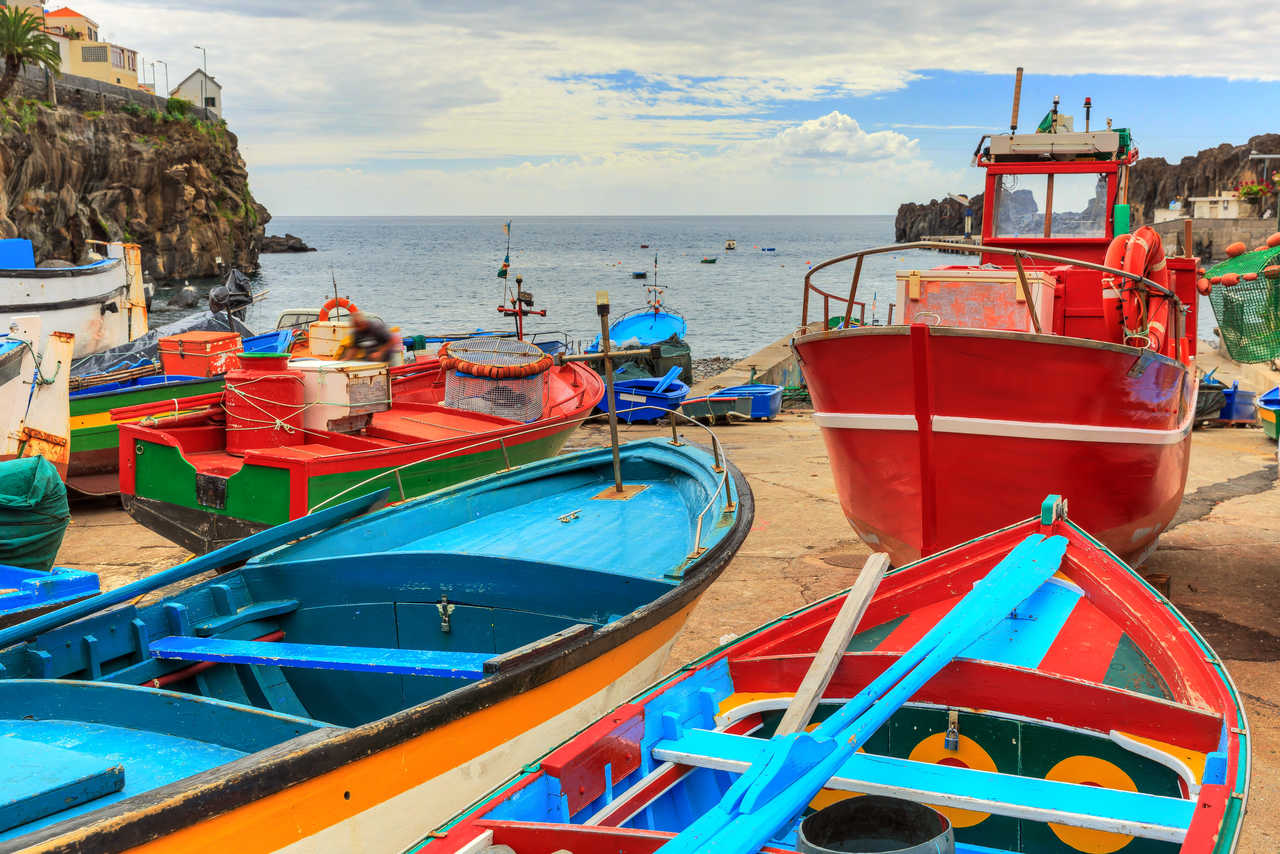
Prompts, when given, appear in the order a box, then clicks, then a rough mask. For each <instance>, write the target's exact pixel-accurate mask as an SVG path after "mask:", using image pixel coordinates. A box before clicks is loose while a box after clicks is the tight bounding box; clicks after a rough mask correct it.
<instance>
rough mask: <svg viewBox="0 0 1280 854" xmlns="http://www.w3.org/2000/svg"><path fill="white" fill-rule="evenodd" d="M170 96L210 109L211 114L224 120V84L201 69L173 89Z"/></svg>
mask: <svg viewBox="0 0 1280 854" xmlns="http://www.w3.org/2000/svg"><path fill="white" fill-rule="evenodd" d="M169 96H170V97H175V96H176V97H178V98H182V99H184V100H187V101H190V102H191V103H193V104H195V105H196V106H197V107H199V106H204V107H208V108H209V111H210V112H211V113H213V114H214V115H215V116H217V117H218V118H222V84H220V83H219V82H218V81H217V80H214V79H213V78H212V77H210V76H209V75H208V74H205V73H204V71H202V70H201V69H199V68H197V69H196V70H195V71H193V72H191V73H190V74H188V75H187V77H186V79H185V80H183V81H182V82H181V83H179V84H178V85H177V86H175V87H173V91H171V92H170V93H169Z"/></svg>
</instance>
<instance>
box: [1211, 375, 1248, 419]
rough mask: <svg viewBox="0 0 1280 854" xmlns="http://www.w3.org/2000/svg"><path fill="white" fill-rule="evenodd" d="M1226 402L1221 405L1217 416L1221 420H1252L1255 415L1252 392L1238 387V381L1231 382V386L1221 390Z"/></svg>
mask: <svg viewBox="0 0 1280 854" xmlns="http://www.w3.org/2000/svg"><path fill="white" fill-rule="evenodd" d="M1222 394H1223V396H1224V397H1226V399H1227V402H1226V403H1225V404H1224V405H1223V407H1222V411H1221V412H1219V413H1218V418H1219V419H1221V420H1223V421H1253V420H1254V419H1255V418H1256V417H1257V411H1256V410H1255V409H1254V403H1253V399H1254V393H1253V392H1251V391H1245V390H1244V389H1242V388H1240V383H1239V382H1238V381H1237V382H1233V383H1232V384H1231V388H1225V389H1223V390H1222Z"/></svg>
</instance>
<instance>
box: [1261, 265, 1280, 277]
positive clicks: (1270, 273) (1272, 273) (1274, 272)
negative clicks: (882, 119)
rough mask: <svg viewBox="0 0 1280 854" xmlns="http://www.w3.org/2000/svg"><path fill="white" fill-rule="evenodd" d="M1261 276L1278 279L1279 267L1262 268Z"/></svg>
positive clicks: (1279, 275) (1279, 274)
mask: <svg viewBox="0 0 1280 854" xmlns="http://www.w3.org/2000/svg"><path fill="white" fill-rule="evenodd" d="M1262 275H1264V276H1266V277H1267V278H1268V279H1280V266H1278V265H1276V264H1272V265H1271V266H1270V267H1264V268H1263V269H1262Z"/></svg>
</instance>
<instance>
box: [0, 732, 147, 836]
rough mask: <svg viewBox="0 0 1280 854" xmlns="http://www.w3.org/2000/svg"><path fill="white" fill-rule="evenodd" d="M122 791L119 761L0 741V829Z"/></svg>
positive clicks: (35, 744) (16, 740)
mask: <svg viewBox="0 0 1280 854" xmlns="http://www.w3.org/2000/svg"><path fill="white" fill-rule="evenodd" d="M122 788H124V768H122V767H121V766H120V764H119V763H118V762H115V761H112V760H109V759H104V758H102V757H100V756H90V755H88V754H84V753H78V752H76V751H74V750H65V749H63V748H61V747H55V746H54V745H52V744H42V743H40V742H36V741H26V740H23V739H19V738H0V831H4V830H9V829H10V828H14V827H18V826H19V825H23V824H27V823H28V822H32V821H37V820H39V819H42V818H44V817H45V816H48V815H52V814H54V813H57V812H61V811H62V810H64V809H67V808H68V807H72V806H76V805H78V804H83V803H88V802H89V801H93V800H96V799H98V798H100V797H102V796H103V795H108V794H111V793H112V792H118V791H119V790H120V789H122Z"/></svg>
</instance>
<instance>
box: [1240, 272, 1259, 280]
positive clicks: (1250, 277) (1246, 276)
mask: <svg viewBox="0 0 1280 854" xmlns="http://www.w3.org/2000/svg"><path fill="white" fill-rule="evenodd" d="M1240 278H1241V279H1243V280H1244V281H1246V282H1252V281H1255V280H1256V279H1257V278H1258V274H1257V273H1245V274H1244V275H1243V276H1241V277H1240Z"/></svg>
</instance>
